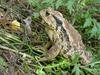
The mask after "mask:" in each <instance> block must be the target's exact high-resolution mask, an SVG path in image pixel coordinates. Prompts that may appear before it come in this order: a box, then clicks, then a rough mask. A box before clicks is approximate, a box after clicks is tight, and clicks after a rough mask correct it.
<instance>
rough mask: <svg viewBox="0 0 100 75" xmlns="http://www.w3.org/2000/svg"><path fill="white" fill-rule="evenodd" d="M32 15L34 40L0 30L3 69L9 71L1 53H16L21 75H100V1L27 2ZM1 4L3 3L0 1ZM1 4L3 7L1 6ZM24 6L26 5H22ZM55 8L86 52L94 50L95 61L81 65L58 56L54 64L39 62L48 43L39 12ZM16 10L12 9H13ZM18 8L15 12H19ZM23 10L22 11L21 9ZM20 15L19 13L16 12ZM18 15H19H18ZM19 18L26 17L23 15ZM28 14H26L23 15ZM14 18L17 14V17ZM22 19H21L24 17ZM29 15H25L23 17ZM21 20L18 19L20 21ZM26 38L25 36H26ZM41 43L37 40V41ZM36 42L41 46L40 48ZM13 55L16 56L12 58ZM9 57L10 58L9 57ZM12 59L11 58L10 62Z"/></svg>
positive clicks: (33, 0)
mask: <svg viewBox="0 0 100 75" xmlns="http://www.w3.org/2000/svg"><path fill="white" fill-rule="evenodd" d="M1 1H3V0H1ZM26 1H27V3H26V4H27V6H29V8H30V10H31V9H34V12H33V13H32V19H33V21H32V22H33V25H34V26H32V38H34V40H33V42H31V40H30V38H29V37H28V36H27V35H25V34H23V35H22V36H21V35H20V34H18V33H14V32H10V33H9V32H8V31H7V30H5V29H1V28H0V49H1V50H0V55H1V56H0V70H1V69H3V70H4V68H5V70H6V68H7V66H8V65H7V63H6V61H5V60H4V59H3V57H2V50H5V51H9V52H13V53H15V55H14V56H17V58H18V59H19V61H18V60H17V59H15V60H17V61H18V62H17V63H19V64H20V65H19V64H16V62H13V63H15V65H14V66H17V67H18V68H17V69H19V71H20V72H22V73H23V74H19V75H25V74H26V75H32V74H36V75H62V74H64V75H100V1H99V0H26ZM0 3H1V2H0ZM1 5H2V4H1ZM21 5H23V4H21ZM47 7H52V8H54V9H55V10H58V11H60V12H62V14H63V15H64V17H65V18H66V19H67V20H68V21H69V22H70V23H71V24H72V25H73V26H74V27H75V28H76V29H77V30H78V31H79V32H80V34H81V35H82V38H83V40H84V44H85V45H86V48H87V50H89V51H91V53H92V55H93V60H92V62H91V63H89V64H87V65H81V64H80V63H79V59H78V56H77V55H73V57H72V61H69V60H66V59H65V58H63V57H60V56H58V57H57V58H56V59H55V60H53V61H52V62H39V61H38V58H39V57H40V56H41V54H43V53H45V51H44V48H43V46H44V45H45V44H46V42H47V41H48V40H49V39H48V36H47V34H46V33H45V31H44V27H43V26H38V25H39V24H40V20H41V18H40V17H39V11H40V10H42V9H44V8H47ZM15 8H16V9H17V7H13V9H15ZM16 9H15V10H14V11H16ZM18 9H19V10H20V8H18ZM16 12H17V11H16ZM17 13H19V12H17ZM20 15H22V16H23V14H22V13H20ZM24 15H25V14H24ZM14 16H15V15H14ZM22 16H21V18H23V17H22ZM26 16H29V15H25V16H24V17H26ZM18 19H19V18H18ZM23 36H24V37H23ZM36 40H38V41H36ZM37 42H38V44H39V45H41V47H40V46H39V47H37ZM12 56H13V55H12ZM6 57H7V56H6ZM9 60H10V59H9Z"/></svg>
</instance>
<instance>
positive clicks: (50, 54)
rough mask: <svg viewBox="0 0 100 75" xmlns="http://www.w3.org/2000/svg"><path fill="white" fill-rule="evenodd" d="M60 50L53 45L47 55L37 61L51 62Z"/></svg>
mask: <svg viewBox="0 0 100 75" xmlns="http://www.w3.org/2000/svg"><path fill="white" fill-rule="evenodd" d="M60 51H61V49H60V48H59V45H58V43H55V44H54V45H53V46H52V47H51V48H50V49H49V50H48V52H47V55H46V56H44V57H42V58H40V59H39V61H51V60H53V59H54V58H55V57H56V56H57V55H58V54H59V53H60Z"/></svg>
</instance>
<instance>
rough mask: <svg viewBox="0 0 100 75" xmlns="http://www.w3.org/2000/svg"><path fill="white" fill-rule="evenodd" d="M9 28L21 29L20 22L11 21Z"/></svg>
mask: <svg viewBox="0 0 100 75" xmlns="http://www.w3.org/2000/svg"><path fill="white" fill-rule="evenodd" d="M11 29H12V30H15V31H17V30H21V27H20V23H19V22H18V21H17V20H14V21H12V23H11Z"/></svg>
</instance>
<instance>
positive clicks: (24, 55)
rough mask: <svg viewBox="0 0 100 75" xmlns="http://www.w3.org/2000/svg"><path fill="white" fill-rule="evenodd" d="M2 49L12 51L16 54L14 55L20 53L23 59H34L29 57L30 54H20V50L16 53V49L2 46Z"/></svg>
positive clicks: (0, 46) (0, 47)
mask: <svg viewBox="0 0 100 75" xmlns="http://www.w3.org/2000/svg"><path fill="white" fill-rule="evenodd" d="M0 49H4V50H8V51H12V52H14V53H18V54H20V55H22V56H23V57H28V58H31V59H33V57H32V56H30V55H28V54H26V53H22V52H19V51H18V50H17V51H16V50H14V49H11V48H8V47H5V46H2V45H0Z"/></svg>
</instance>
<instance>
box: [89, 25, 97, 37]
mask: <svg viewBox="0 0 100 75" xmlns="http://www.w3.org/2000/svg"><path fill="white" fill-rule="evenodd" d="M90 33H91V35H90V38H91V37H93V36H95V35H96V33H97V27H96V26H94V27H93V28H92V30H91V32H90Z"/></svg>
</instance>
